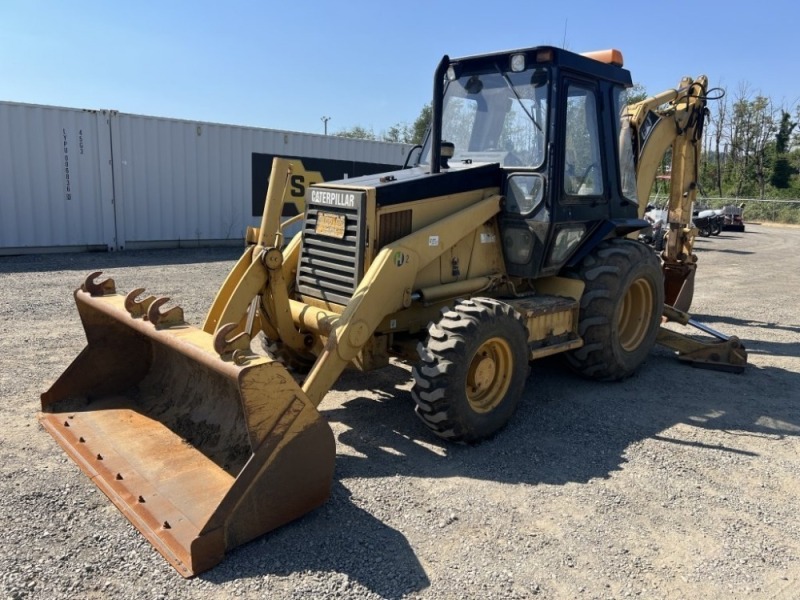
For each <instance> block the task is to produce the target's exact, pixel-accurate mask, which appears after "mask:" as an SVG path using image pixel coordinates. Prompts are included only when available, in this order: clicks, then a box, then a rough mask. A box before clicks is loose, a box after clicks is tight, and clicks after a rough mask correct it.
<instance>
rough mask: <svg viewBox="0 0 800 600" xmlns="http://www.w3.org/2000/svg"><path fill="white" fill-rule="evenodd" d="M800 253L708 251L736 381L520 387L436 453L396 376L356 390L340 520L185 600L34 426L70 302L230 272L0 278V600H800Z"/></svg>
mask: <svg viewBox="0 0 800 600" xmlns="http://www.w3.org/2000/svg"><path fill="white" fill-rule="evenodd" d="M798 247H800V229H796V228H784V227H766V226H761V225H752V224H748V229H747V232H746V233H728V232H724V233H723V234H722V235H721V236H720V237H718V238H709V239H700V240H699V241H698V244H697V251H698V255H699V256H700V261H701V266H700V270H699V274H698V278H697V291H696V295H695V305H694V311H695V313H696V315H697V318H698V320H701V321H703V322H706V323H708V324H709V325H711V326H712V327H715V328H717V329H719V330H722V331H724V332H727V333H729V334H734V335H737V336H739V337H740V338H742V339H743V340H744V341H745V343H746V345H747V347H748V349H749V351H750V362H751V365H750V367H749V368H748V369H747V371H746V372H745V373H744V374H742V375H731V374H725V373H717V372H710V371H703V370H698V369H691V368H689V367H686V366H684V365H681V364H678V362H677V361H675V360H674V359H673V358H672V357H671V356H670V353H669V352H668V351H666V350H664V349H656V350H655V351H654V352H653V354H652V356H651V358H650V359H649V360H648V362H647V363H646V365H645V366H644V368H643V369H642V370H641V371H640V373H639V374H637V375H636V376H634V377H633V378H631V379H629V380H627V381H625V382H622V383H614V384H601V383H594V382H590V381H584V380H581V379H579V378H576V377H575V376H573V375H572V374H571V373H569V372H568V371H566V370H565V369H564V368H563V367H562V366H561V363H560V362H559V361H558V360H552V359H549V360H545V361H540V362H538V363H536V364H534V366H533V368H532V370H531V376H530V379H529V382H528V387H527V392H526V398H525V400H524V401H523V403H522V405H521V408H520V410H519V411H518V413H517V415H516V416H515V418H514V419H513V420H512V422H511V424H510V425H509V426H508V427H507V428H506V429H505V430H504V431H502V432H501V433H500V434H499V435H498V436H496V437H495V438H494V439H492V440H490V441H488V442H484V443H483V444H480V445H477V446H473V447H464V446H452V445H448V444H445V443H443V442H440V441H439V440H437V439H434V438H432V436H431V435H430V434H429V433H428V432H427V430H426V429H425V428H424V427H423V426H422V424H421V423H419V422H418V421H417V419H416V418H415V417H414V415H413V412H412V405H413V402H412V400H411V396H410V391H409V389H410V372H409V369H408V368H392V369H387V370H384V371H381V372H376V373H372V374H369V375H367V376H356V375H352V374H350V375H346V376H345V377H344V378H343V379H342V380H341V381H340V382H339V383H338V384H337V387H336V389H335V390H334V391H332V392H331V393H330V394H329V395H328V396H327V397H326V399H325V400H324V402H323V403H322V405H321V407H320V409H321V412H322V413H323V414H324V415H325V417H326V418H327V419H328V420H329V422H330V424H331V426H332V428H333V430H334V433H335V435H336V438H337V466H336V474H335V483H334V486H333V491H332V497H331V499H330V501H329V502H328V503H327V504H326V505H324V506H323V507H322V508H320V509H318V510H316V511H314V512H313V513H311V514H309V515H307V516H306V517H304V518H302V519H300V520H299V521H297V522H295V523H292V524H290V525H288V526H285V527H283V528H281V529H279V530H278V531H275V532H273V533H271V534H268V535H267V536H264V537H262V538H260V539H258V540H256V541H254V542H252V543H250V544H247V545H245V546H243V547H240V548H239V549H237V550H235V551H234V552H232V553H230V554H229V556H228V557H227V558H226V560H225V561H224V562H223V563H222V564H221V565H220V566H218V567H217V568H215V569H213V570H211V571H210V572H207V573H205V574H202V575H201V576H199V577H196V578H194V579H191V580H184V579H182V578H181V577H180V576H179V575H178V574H177V573H176V572H175V571H174V570H173V569H172V568H171V567H170V566H169V565H168V564H167V563H166V562H165V561H164V560H163V559H162V558H161V556H160V555H159V554H158V553H157V552H156V551H155V550H153V549H152V548H151V547H150V545H149V544H148V543H147V542H146V541H145V540H144V538H143V537H142V536H141V535H140V534H139V533H138V532H137V531H136V530H135V529H134V528H133V527H132V526H130V525H129V524H128V522H127V520H126V519H125V518H124V517H122V515H121V514H120V513H119V512H118V511H117V510H116V508H114V506H113V505H112V504H111V503H110V502H109V501H107V500H106V498H105V496H104V495H103V494H102V493H101V492H100V491H99V490H98V489H96V488H95V486H94V485H92V484H91V483H90V482H89V481H88V480H87V478H86V477H85V476H84V475H83V474H82V473H81V472H80V471H79V469H77V467H76V466H75V465H74V464H73V463H72V462H71V461H70V460H69V459H67V458H66V456H65V455H64V454H63V452H62V451H61V450H60V448H58V447H57V445H56V443H55V442H54V441H53V440H52V439H51V438H50V436H49V435H47V434H46V433H45V432H44V431H43V430H42V429H41V428H40V427H39V426H38V424H37V421H36V413H37V410H38V407H39V400H38V398H39V394H40V393H41V392H42V391H43V390H45V389H46V388H47V387H48V386H49V385H50V383H51V382H52V381H53V380H54V378H55V377H56V376H57V375H58V374H60V373H61V372H62V371H63V370H64V369H65V367H66V366H67V365H68V364H69V362H70V361H71V360H72V358H73V357H74V356H75V355H77V353H78V352H79V351H80V350H81V348H82V346H83V344H84V338H83V332H82V328H81V325H80V323H79V320H78V318H77V314H76V311H75V309H74V306H73V302H72V297H71V293H70V291H71V289H72V288H74V287H75V286H76V285H78V284H79V283H80V281H81V280H82V278H83V276H84V275H85V274H86V273H87V272H89V271H91V270H93V269H96V268H98V269H103V270H104V271H106V273H107V274H111V275H113V276H114V278H115V279H116V280H117V285H118V287H119V288H120V289H122V290H130V289H132V288H134V287H137V286H140V285H141V286H145V287H147V288H148V290H150V291H153V292H157V293H160V294H164V295H170V296H172V297H173V298H174V299H176V300H177V301H178V302H179V303H180V304H181V305H182V306H183V307H184V309H185V311H186V315H187V319H188V320H189V321H190V322H193V323H200V322H201V321H202V318H203V312H204V310H205V308H206V307H207V306H208V305H209V303H210V302H211V299H212V297H213V294H214V292H215V290H216V289H217V287H218V286H219V285H220V283H221V282H222V280H223V278H224V277H225V274H226V272H227V269H229V268H230V267H231V266H232V264H233V261H234V260H235V258H236V257H237V255H238V253H239V251H238V250H236V249H203V250H172V251H150V252H125V253H120V254H81V255H76V254H72V255H46V256H45V255H38V256H25V257H5V258H0V317H1V318H0V356H2V369H1V370H0V397H1V398H2V402H3V407H2V410H3V416H4V418H3V424H4V427H3V434H2V437H0V526H1V531H2V536H0V590H1V591H2V593H3V596H4V597H7V598H48V599H49V598H115V597H121V596H123V595H125V596H127V597H135V598H143V599H150V598H152V599H155V598H197V599H201V598H202V599H208V598H210V599H214V598H230V597H242V598H263V597H270V598H276V599H282V598H301V597H302V598H305V597H320V598H323V597H324V598H337V597H342V598H344V597H347V598H403V597H418V598H489V597H495V598H530V597H537V598H623V597H637V596H638V597H643V598H722V597H726V598H729V597H741V598H744V597H747V598H798V597H800V511H798V506H800V460H798V459H799V458H800V456H799V455H798V451H799V450H800V442H799V441H798V435H799V434H800V408H798V399H800V358H798V355H800V316H799V313H798V309H797V307H798V304H800V254H798V252H797V248H798Z"/></svg>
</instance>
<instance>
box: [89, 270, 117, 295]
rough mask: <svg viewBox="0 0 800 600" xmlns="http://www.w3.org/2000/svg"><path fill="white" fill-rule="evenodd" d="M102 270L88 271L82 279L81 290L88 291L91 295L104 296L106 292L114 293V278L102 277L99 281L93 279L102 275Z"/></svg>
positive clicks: (115, 290)
mask: <svg viewBox="0 0 800 600" xmlns="http://www.w3.org/2000/svg"><path fill="white" fill-rule="evenodd" d="M102 274H103V272H102V271H95V272H93V273H89V274H88V275H87V276H86V279H84V281H83V287H82V289H83V291H85V292H88V293H89V294H91V295H92V296H105V295H107V294H116V293H117V289H116V287H115V285H114V280H113V279H111V278H108V279H104V280H103V281H100V282H95V279H97V278H98V277H100V275H102Z"/></svg>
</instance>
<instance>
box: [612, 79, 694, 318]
mask: <svg viewBox="0 0 800 600" xmlns="http://www.w3.org/2000/svg"><path fill="white" fill-rule="evenodd" d="M707 89H708V79H707V77H706V76H705V75H701V76H700V77H698V78H697V79H695V80H692V79H691V78H688V77H685V78H684V79H682V80H681V82H680V85H679V87H678V89H675V90H667V91H665V92H662V93H661V94H658V95H656V96H651V97H650V98H646V99H645V100H642V101H641V102H638V103H636V104H632V105H630V106H628V109H627V117H628V118H629V119H630V121H629V123H630V127H631V129H632V131H633V139H634V148H635V156H636V158H637V162H636V181H637V193H638V196H639V216H640V217H643V216H644V213H645V210H646V206H647V199H648V198H649V197H650V190H651V188H652V187H653V182H654V181H655V179H656V174H657V172H658V169H659V167H660V166H661V165H662V161H663V158H664V154H665V153H666V152H667V151H668V150H670V149H671V150H672V164H671V169H670V172H669V177H670V195H669V205H668V207H667V210H668V216H667V221H668V224H669V235H668V236H667V245H666V248H665V250H664V252H663V253H662V259H663V269H664V287H665V296H666V303H667V304H669V305H674V306H679V307H680V308H682V309H683V310H688V309H689V306H690V305H691V296H692V293H693V282H694V273H695V269H696V263H697V257H696V256H695V255H694V254H693V252H692V250H693V246H694V238H695V231H694V229H693V228H692V227H691V221H692V205H693V204H694V201H695V199H696V196H697V181H698V178H699V167H700V141H701V138H702V133H703V123H704V120H705V117H706V93H707Z"/></svg>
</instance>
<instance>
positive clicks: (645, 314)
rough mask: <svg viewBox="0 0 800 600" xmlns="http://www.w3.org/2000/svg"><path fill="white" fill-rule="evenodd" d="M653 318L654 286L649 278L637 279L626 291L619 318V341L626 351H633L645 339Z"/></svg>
mask: <svg viewBox="0 0 800 600" xmlns="http://www.w3.org/2000/svg"><path fill="white" fill-rule="evenodd" d="M652 318H653V286H652V285H650V282H649V281H647V279H644V278H641V279H637V280H636V281H634V282H633V283H632V284H631V286H630V287H629V288H628V291H627V292H626V293H625V298H623V300H622V306H621V307H620V311H619V319H618V320H617V328H618V331H619V343H620V345H621V346H622V348H623V349H624V350H625V351H627V352H633V351H634V350H636V348H638V347H639V345H640V344H641V343H642V341H644V338H645V337H646V336H647V329H648V327H649V325H650V321H651V319H652Z"/></svg>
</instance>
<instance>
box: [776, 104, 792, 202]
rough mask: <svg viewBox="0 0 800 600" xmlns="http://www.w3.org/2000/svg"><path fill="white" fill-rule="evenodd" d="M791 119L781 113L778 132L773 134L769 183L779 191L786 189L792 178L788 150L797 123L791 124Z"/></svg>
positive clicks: (788, 115) (789, 116)
mask: <svg viewBox="0 0 800 600" xmlns="http://www.w3.org/2000/svg"><path fill="white" fill-rule="evenodd" d="M791 118H792V115H791V114H789V113H788V112H786V111H785V110H783V111H781V122H780V125H779V126H778V132H777V133H776V134H775V164H774V165H773V167H772V176H771V177H770V183H771V184H772V185H773V187H775V188H777V189H779V190H785V189H786V188H788V187H789V183H790V180H791V177H792V165H791V164H790V162H789V156H788V150H789V143H790V141H791V139H792V132H793V131H794V128H795V127H797V123H796V122H792V120H791Z"/></svg>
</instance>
